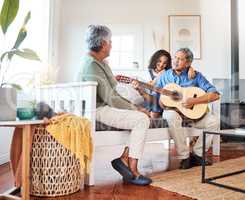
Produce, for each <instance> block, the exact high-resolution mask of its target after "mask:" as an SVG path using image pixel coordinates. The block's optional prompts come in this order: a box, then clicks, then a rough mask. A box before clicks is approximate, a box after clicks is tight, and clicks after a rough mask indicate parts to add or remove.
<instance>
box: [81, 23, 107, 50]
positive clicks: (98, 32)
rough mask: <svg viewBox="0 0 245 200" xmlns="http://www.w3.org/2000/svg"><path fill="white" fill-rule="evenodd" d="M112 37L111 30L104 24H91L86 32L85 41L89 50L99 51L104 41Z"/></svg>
mask: <svg viewBox="0 0 245 200" xmlns="http://www.w3.org/2000/svg"><path fill="white" fill-rule="evenodd" d="M110 39H111V30H110V29H109V28H108V27H106V26H102V25H89V26H88V29H87V31H86V34H85V42H86V44H87V48H88V50H91V51H95V52H99V51H100V50H101V48H102V42H103V41H107V42H109V40H110Z"/></svg>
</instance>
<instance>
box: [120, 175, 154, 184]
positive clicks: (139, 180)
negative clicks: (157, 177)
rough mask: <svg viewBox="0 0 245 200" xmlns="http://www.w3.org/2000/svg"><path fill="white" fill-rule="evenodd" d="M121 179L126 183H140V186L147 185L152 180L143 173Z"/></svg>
mask: <svg viewBox="0 0 245 200" xmlns="http://www.w3.org/2000/svg"><path fill="white" fill-rule="evenodd" d="M123 181H124V182H126V183H131V184H134V185H142V186H145V185H149V184H151V183H152V180H151V179H150V178H148V177H146V176H143V175H139V176H135V177H134V178H132V179H129V180H125V179H123Z"/></svg>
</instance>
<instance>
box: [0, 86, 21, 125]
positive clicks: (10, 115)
mask: <svg viewBox="0 0 245 200" xmlns="http://www.w3.org/2000/svg"><path fill="white" fill-rule="evenodd" d="M16 102H17V95H16V89H14V88H0V121H12V120H16Z"/></svg>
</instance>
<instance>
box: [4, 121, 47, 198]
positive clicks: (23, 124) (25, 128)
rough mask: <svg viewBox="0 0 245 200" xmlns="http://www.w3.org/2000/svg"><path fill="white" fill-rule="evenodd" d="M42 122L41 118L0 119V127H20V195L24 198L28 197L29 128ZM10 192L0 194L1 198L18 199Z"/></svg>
mask: <svg viewBox="0 0 245 200" xmlns="http://www.w3.org/2000/svg"><path fill="white" fill-rule="evenodd" d="M40 124H43V120H28V121H27V120H21V121H0V127H15V128H21V129H22V132H23V134H22V140H23V143H22V191H21V196H22V199H24V200H29V199H30V175H29V173H30V145H31V144H30V142H31V128H32V126H35V125H40ZM12 193H13V190H12V192H7V193H4V194H0V198H3V199H20V198H19V197H17V196H14V195H11V194H12Z"/></svg>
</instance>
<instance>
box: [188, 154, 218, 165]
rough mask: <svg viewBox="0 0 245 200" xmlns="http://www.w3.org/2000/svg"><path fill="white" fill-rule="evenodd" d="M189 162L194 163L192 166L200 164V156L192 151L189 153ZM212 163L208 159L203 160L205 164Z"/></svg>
mask: <svg viewBox="0 0 245 200" xmlns="http://www.w3.org/2000/svg"><path fill="white" fill-rule="evenodd" d="M190 157H191V164H192V165H194V166H201V165H202V162H203V161H202V157H200V156H198V155H196V154H194V153H192V154H191V156H190ZM212 164H213V163H212V162H211V161H210V160H207V159H206V161H205V165H212Z"/></svg>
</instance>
